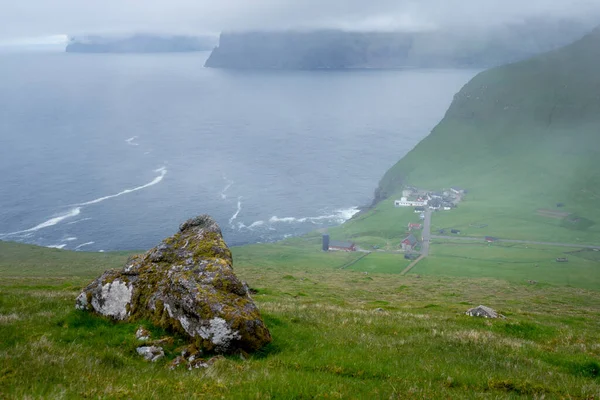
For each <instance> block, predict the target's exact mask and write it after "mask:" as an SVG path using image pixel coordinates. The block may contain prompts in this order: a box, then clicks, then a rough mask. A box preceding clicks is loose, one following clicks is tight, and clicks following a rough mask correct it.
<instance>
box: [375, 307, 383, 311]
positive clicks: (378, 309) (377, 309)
mask: <svg viewBox="0 0 600 400" xmlns="http://www.w3.org/2000/svg"><path fill="white" fill-rule="evenodd" d="M383 311H385V310H384V309H383V308H376V309H375V312H383Z"/></svg>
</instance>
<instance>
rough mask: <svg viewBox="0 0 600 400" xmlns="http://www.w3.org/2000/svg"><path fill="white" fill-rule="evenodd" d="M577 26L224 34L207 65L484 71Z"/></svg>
mask: <svg viewBox="0 0 600 400" xmlns="http://www.w3.org/2000/svg"><path fill="white" fill-rule="evenodd" d="M591 29H592V26H591V24H585V23H580V22H579V21H577V22H575V21H574V22H565V21H556V22H552V21H550V22H547V21H528V22H527V23H522V24H519V25H514V26H502V27H496V28H489V29H485V30H483V29H466V28H455V29H447V30H444V31H434V32H413V33H406V32H404V33H403V32H344V31H334V30H323V31H313V32H294V31H285V32H283V31H282V32H246V33H224V34H222V35H221V38H220V44H219V46H218V47H217V48H215V49H214V51H213V53H212V54H211V56H210V58H209V59H208V61H207V62H206V67H211V68H239V69H344V68H379V69H385V68H405V67H425V68H428V67H432V68H485V67H490V66H496V65H501V64H505V63H510V62H515V61H519V60H523V59H526V58H529V57H531V56H533V55H536V54H539V53H542V52H545V51H549V50H552V49H556V48H558V47H560V46H563V45H566V44H568V43H570V42H572V41H574V40H577V39H579V38H580V37H582V36H583V35H584V34H585V33H587V32H588V31H589V30H591Z"/></svg>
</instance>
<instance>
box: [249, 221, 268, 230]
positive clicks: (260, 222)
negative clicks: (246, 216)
mask: <svg viewBox="0 0 600 400" xmlns="http://www.w3.org/2000/svg"><path fill="white" fill-rule="evenodd" d="M264 224H265V221H256V222H253V223H251V224H250V226H249V227H248V229H254V228H258V227H259V226H263V225H264Z"/></svg>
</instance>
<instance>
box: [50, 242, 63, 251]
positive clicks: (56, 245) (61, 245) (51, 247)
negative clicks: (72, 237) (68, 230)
mask: <svg viewBox="0 0 600 400" xmlns="http://www.w3.org/2000/svg"><path fill="white" fill-rule="evenodd" d="M66 246H67V245H66V244H64V243H63V244H53V245H52V246H46V247H48V248H49V249H60V250H62V249H64V248H65V247H66Z"/></svg>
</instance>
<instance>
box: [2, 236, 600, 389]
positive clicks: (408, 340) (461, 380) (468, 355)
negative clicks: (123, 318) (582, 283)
mask: <svg viewBox="0 0 600 400" xmlns="http://www.w3.org/2000/svg"><path fill="white" fill-rule="evenodd" d="M312 241H314V240H313V239H311V240H308V241H306V242H304V243H302V242H301V241H299V240H296V241H295V242H292V243H288V244H285V243H284V244H278V245H268V246H262V245H257V246H248V247H242V248H234V249H233V253H234V259H235V268H236V272H237V273H238V275H239V276H240V277H241V278H242V279H244V280H246V281H247V282H248V283H249V285H250V286H251V287H252V288H254V289H256V290H257V294H256V295H254V299H255V301H256V302H257V304H258V306H259V307H260V309H261V311H262V314H263V317H264V318H265V321H266V323H267V325H268V327H269V329H270V330H271V333H272V334H273V338H274V341H273V343H272V344H271V345H269V346H268V347H267V348H265V349H264V350H263V351H262V352H260V353H259V354H255V355H253V356H251V357H250V358H249V359H247V360H241V359H240V358H238V357H228V358H226V359H223V360H220V361H218V362H217V363H216V364H215V365H214V366H212V367H211V368H209V369H208V370H193V371H187V370H185V369H179V370H175V371H169V370H168V369H167V368H166V361H164V362H163V361H160V362H158V363H156V364H150V363H147V362H144V361H143V360H142V359H141V358H140V357H139V356H137V355H136V354H135V348H136V346H137V345H138V344H137V343H136V339H135V337H134V332H135V330H136V328H137V324H124V323H120V324H114V323H112V322H110V321H108V320H106V319H104V318H99V317H93V316H90V315H89V314H86V313H82V312H79V311H76V310H75V309H74V299H75V297H76V295H77V294H78V293H79V290H80V288H81V287H82V286H83V285H85V284H86V283H87V282H88V281H90V280H91V279H93V278H94V277H95V276H96V275H97V274H100V273H101V272H102V271H103V270H104V269H105V268H107V267H116V266H119V265H121V264H122V263H123V261H124V258H125V257H126V255H125V254H110V253H107V254H85V253H74V252H68V251H61V250H51V249H41V248H33V247H31V246H25V245H16V244H8V243H1V242H0V254H1V255H2V257H0V398H3V399H4V398H7V399H11V398H44V399H53V398H123V399H128V398H140V399H147V398H172V397H181V398H209V399H210V398H236V399H237V398H240V399H243V398H249V399H250V398H252V399H256V398H260V399H268V398H273V399H275V398H277V399H280V398H419V399H420V398H431V399H433V398H453V399H457V398H494V399H496V398H594V396H597V395H598V394H599V393H600V378H599V376H600V364H599V361H598V360H599V359H600V347H599V346H598V343H599V342H600V333H599V332H600V292H598V291H589V290H585V289H575V288H569V287H560V286H552V285H548V284H538V285H530V284H528V283H527V282H525V281H515V282H507V281H505V280H495V279H484V278H468V279H466V278H454V279H446V278H440V277H436V276H430V275H424V276H423V277H419V276H417V275H414V274H413V275H409V276H399V275H389V274H377V273H369V274H367V275H365V274H364V273H363V272H359V271H354V270H352V269H343V270H342V269H339V268H340V267H341V266H344V265H346V264H347V263H348V261H351V260H352V259H353V258H356V257H357V255H356V254H354V255H353V254H345V253H344V254H343V253H336V254H328V253H323V252H319V251H318V249H314V246H313V244H312ZM367 259H368V258H367ZM375 261H376V262H375V264H376V265H381V264H382V262H383V264H385V260H381V259H377V260H375ZM426 261H429V259H428V260H426ZM430 272H435V271H430ZM475 275H476V274H475ZM475 275H474V276H475ZM479 304H486V305H489V306H492V307H494V308H496V309H497V310H498V311H500V312H501V313H502V314H504V315H505V316H506V317H507V318H506V319H504V320H494V321H492V320H481V319H474V318H470V317H468V316H466V315H464V311H465V310H466V309H468V308H469V307H472V306H476V305H479ZM161 334H163V332H160V331H158V330H154V335H157V336H160V335H161ZM172 347H173V348H170V347H168V346H167V348H166V350H167V354H168V355H170V356H175V353H176V351H175V346H172Z"/></svg>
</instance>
